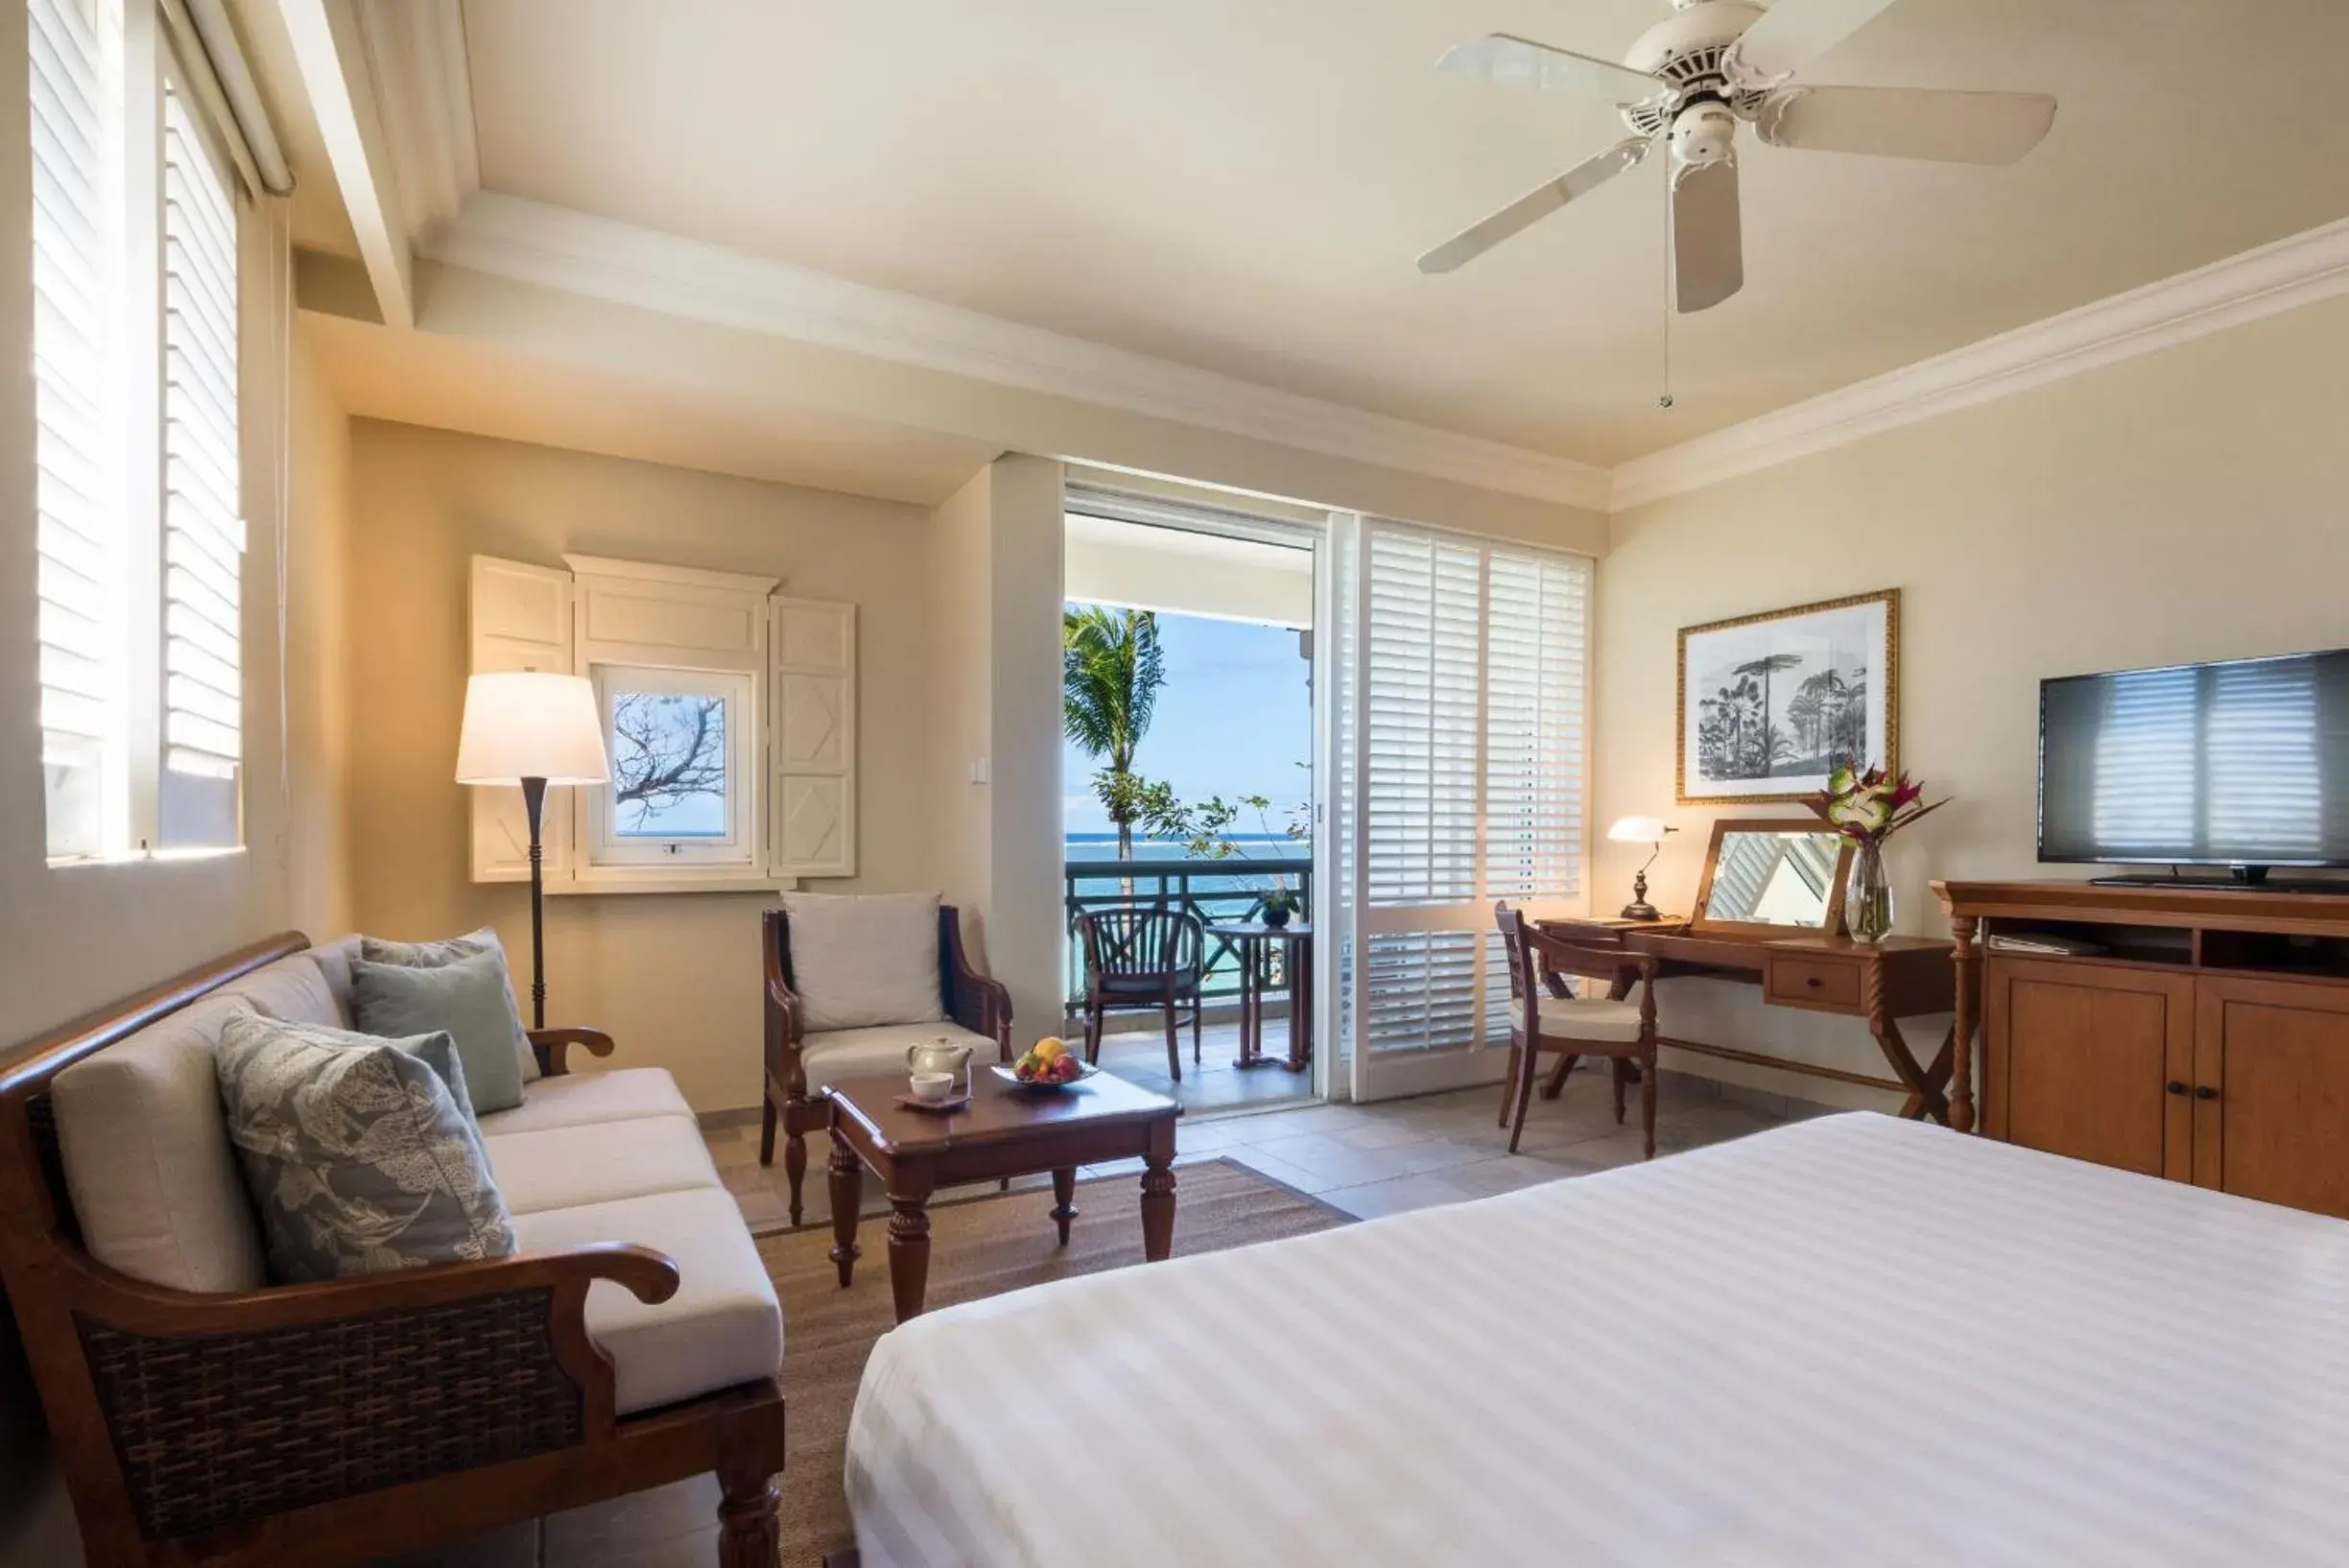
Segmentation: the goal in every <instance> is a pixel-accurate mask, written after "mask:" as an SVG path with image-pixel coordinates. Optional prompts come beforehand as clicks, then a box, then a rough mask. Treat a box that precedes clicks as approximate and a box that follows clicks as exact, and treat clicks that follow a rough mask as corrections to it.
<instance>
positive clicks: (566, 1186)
mask: <svg viewBox="0 0 2349 1568" xmlns="http://www.w3.org/2000/svg"><path fill="white" fill-rule="evenodd" d="M558 1081H559V1080H557V1079H541V1080H540V1082H541V1083H551V1082H558ZM531 1092H532V1093H533V1094H535V1093H537V1092H538V1091H537V1090H536V1089H533V1090H532V1091H531ZM485 1130H486V1129H485ZM482 1141H483V1142H484V1144H485V1145H486V1146H487V1148H488V1151H489V1168H490V1170H491V1171H492V1172H494V1173H495V1174H496V1176H497V1184H498V1192H499V1193H500V1194H501V1195H503V1197H504V1198H505V1200H506V1209H507V1212H508V1213H510V1214H533V1213H536V1212H537V1211H539V1210H541V1209H567V1208H578V1207H580V1206H581V1204H586V1203H611V1202H617V1201H618V1200H622V1199H626V1198H645V1197H649V1196H651V1195H652V1194H653V1193H665V1192H689V1191H692V1190H693V1189H695V1188H699V1187H716V1186H719V1185H720V1182H719V1179H718V1168H717V1166H715V1165H713V1164H711V1163H710V1157H709V1149H708V1146H707V1145H705V1144H703V1143H702V1141H701V1130H700V1127H699V1126H698V1125H697V1124H696V1123H695V1122H694V1120H693V1119H692V1118H691V1117H688V1116H640V1117H636V1118H633V1119H631V1120H629V1121H625V1122H597V1123H591V1124H588V1125H585V1126H581V1127H553V1128H542V1129H540V1130H538V1131H535V1132H513V1131H506V1130H500V1131H498V1132H495V1133H490V1134H489V1135H487V1136H486V1137H485V1138H484V1139H483V1140H482Z"/></svg>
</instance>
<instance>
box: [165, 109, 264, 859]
mask: <svg viewBox="0 0 2349 1568" xmlns="http://www.w3.org/2000/svg"><path fill="white" fill-rule="evenodd" d="M163 292H164V315H163V359H164V367H163V457H164V477H163V729H164V735H163V740H164V747H163V773H162V779H161V783H160V801H159V804H160V808H161V829H162V843H164V845H165V846H166V847H171V848H191V847H223V846H227V845H233V844H235V843H238V842H239V823H238V820H237V818H238V801H239V798H240V793H241V792H240V790H239V787H238V773H239V771H240V769H241V767H242V765H243V761H244V717H243V703H244V677H243V672H242V669H241V661H240V657H239V652H238V651H239V647H240V644H241V641H242V636H241V630H242V629H241V622H242V603H241V594H240V583H241V582H242V580H243V576H244V559H245V519H244V506H243V497H242V496H241V494H240V493H239V489H240V487H239V478H238V476H239V473H240V463H239V461H238V436H237V209H236V201H235V197H234V195H233V194H232V192H231V191H230V189H229V185H228V180H227V178H226V176H225V171H224V170H223V168H222V166H221V163H220V160H219V159H218V158H217V157H216V156H215V154H213V151H212V149H211V147H210V146H209V145H208V144H207V142H206V141H205V139H204V134H203V132H202V130H200V129H199V127H198V125H197V123H196V119H195V117H194V115H193V114H192V113H191V112H190V107H189V105H188V102H187V98H186V95H185V94H184V93H182V92H181V91H179V90H178V87H177V86H176V85H173V84H171V83H166V85H165V87H164V94H163Z"/></svg>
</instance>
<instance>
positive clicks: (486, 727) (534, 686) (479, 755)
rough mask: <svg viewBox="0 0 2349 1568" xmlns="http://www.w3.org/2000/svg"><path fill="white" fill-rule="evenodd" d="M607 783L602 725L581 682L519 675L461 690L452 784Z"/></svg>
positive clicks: (474, 682) (482, 680) (589, 685)
mask: <svg viewBox="0 0 2349 1568" xmlns="http://www.w3.org/2000/svg"><path fill="white" fill-rule="evenodd" d="M610 777H611V763H610V761H609V759H608V758H606V757H605V752H604V720H603V716H602V715H601V714H600V713H599V712H598V711H597V709H596V695H595V684H594V682H592V681H590V680H588V679H587V677H584V676H564V675H555V674H552V673H551V672H546V671H539V670H525V671H519V672H515V673H512V674H506V675H484V676H475V677H473V678H472V679H471V680H470V681H468V682H467V683H466V685H465V705H464V730H463V734H462V735H461V736H460V737H459V739H458V742H457V782H458V783H460V784H519V783H521V782H522V780H524V779H526V778H543V779H545V780H546V781H547V782H548V783H549V784H601V783H604V782H605V780H607V779H609V778H610Z"/></svg>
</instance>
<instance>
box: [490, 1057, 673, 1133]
mask: <svg viewBox="0 0 2349 1568" xmlns="http://www.w3.org/2000/svg"><path fill="white" fill-rule="evenodd" d="M640 1116H682V1117H684V1118H685V1119H686V1120H687V1121H692V1120H693V1107H692V1106H691V1105H687V1104H686V1103H685V1097H684V1096H683V1095H682V1094H680V1093H678V1092H677V1086H676V1080H675V1079H673V1078H671V1077H670V1076H669V1075H668V1074H667V1073H666V1072H664V1071H663V1070H661V1069H660V1068H658V1067H623V1068H620V1069H619V1070H617V1071H615V1072H609V1073H559V1074H557V1075H555V1076H554V1077H552V1078H542V1079H540V1080H538V1081H537V1082H535V1083H533V1084H532V1085H531V1086H530V1087H529V1088H528V1089H525V1090H524V1091H523V1094H522V1104H520V1105H516V1106H515V1107H514V1108H513V1109H511V1110H501V1111H493V1112H491V1113H490V1114H489V1115H487V1116H485V1117H483V1118H482V1119H481V1129H482V1136H484V1137H486V1138H496V1137H503V1136H504V1135H506V1134H507V1133H510V1132H542V1131H544V1130H545V1129H547V1128H551V1127H584V1126H587V1125H588V1124H590V1123H594V1122H629V1121H634V1120H635V1119H636V1118H638V1117H640Z"/></svg>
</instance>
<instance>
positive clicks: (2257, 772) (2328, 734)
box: [2039, 650, 2349, 882]
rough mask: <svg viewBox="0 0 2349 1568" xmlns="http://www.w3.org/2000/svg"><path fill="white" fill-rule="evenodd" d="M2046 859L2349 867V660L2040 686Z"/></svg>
mask: <svg viewBox="0 0 2349 1568" xmlns="http://www.w3.org/2000/svg"><path fill="white" fill-rule="evenodd" d="M2039 858H2040V859H2041V860H2043V861H2055V862H2073V863H2078V862H2094V863H2097V864H2101V865H2108V866H2223V867H2230V868H2232V869H2233V870H2234V872H2235V874H2236V876H2237V877H2239V878H2240V879H2242V880H2246V881H2253V882H2256V881H2260V880H2263V879H2264V878H2265V876H2266V867H2271V866H2289V867H2338V866H2349V650H2340V651H2337V652H2334V653H2293V654H2288V655H2285V656H2283V657H2279V658H2260V659H2234V660H2230V661H2227V662H2225V663H2219V664H2180V665H2173V666H2171V667H2170V668H2168V669H2162V670H2124V671H2119V672H2116V673H2113V674H2109V675H2094V676H2069V677H2063V678H2061V679H2056V680H2045V681H2041V682H2040V685H2039Z"/></svg>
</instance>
